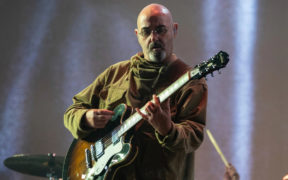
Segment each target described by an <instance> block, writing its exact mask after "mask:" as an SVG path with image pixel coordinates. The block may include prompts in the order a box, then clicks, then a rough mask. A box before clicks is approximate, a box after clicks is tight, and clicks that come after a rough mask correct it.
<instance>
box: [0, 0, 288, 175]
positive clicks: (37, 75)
mask: <svg viewBox="0 0 288 180" xmlns="http://www.w3.org/2000/svg"><path fill="white" fill-rule="evenodd" d="M151 2H152V1H143V0H141V1H135V0H129V1H116V0H115V1H98V0H97V1H95V0H94V1H93V0H79V1H76V0H72V1H71V0H69V1H68V0H62V1H56V0H28V1H8V0H2V1H1V2H0V27H1V29H0V95H1V98H0V161H1V164H0V177H1V178H0V179H22V180H28V179H35V180H36V179H42V178H38V177H32V176H29V175H23V174H20V173H18V172H15V171H12V170H10V169H7V168H6V167H5V166H4V165H3V163H2V162H3V161H4V159H6V158H8V157H10V156H12V155H14V154H21V153H24V154H47V153H49V152H54V153H56V154H57V155H59V156H64V155H65V154H66V152H67V150H68V148H69V145H70V143H71V141H72V136H71V135H70V133H69V132H68V131H67V130H66V129H65V127H64V125H63V113H64V111H65V109H66V108H67V107H68V106H69V105H70V104H71V103H72V100H71V99H72V97H73V95H75V94H76V93H77V92H79V91H80V90H82V89H83V88H84V87H86V86H87V85H89V84H90V83H91V82H92V81H93V80H94V78H95V77H96V76H97V75H99V73H101V72H102V71H103V70H104V69H105V68H107V67H108V66H109V65H111V64H114V63H116V62H118V61H120V60H126V59H129V58H130V57H131V56H132V55H134V54H135V53H136V52H138V51H140V50H141V49H140V46H139V45H138V42H137V38H136V36H135V34H134V28H135V27H136V18H137V15H138V13H139V11H140V10H141V9H142V8H143V7H144V6H146V5H148V4H149V3H151ZM158 3H161V4H164V5H166V6H167V7H168V8H169V9H170V10H171V12H172V14H173V17H174V20H175V21H176V22H178V24H179V31H178V36H177V39H176V42H175V53H176V54H177V55H178V57H180V58H181V59H183V60H184V61H185V62H187V63H188V64H191V65H196V64H198V63H200V62H201V61H203V60H206V59H208V58H210V57H211V56H213V55H214V54H216V53H217V52H218V51H219V50H224V51H227V52H228V53H229V54H230V59H231V61H230V62H229V64H228V66H227V67H226V68H225V69H223V70H222V73H221V74H220V75H218V74H215V77H214V78H212V77H208V86H209V100H208V111H207V128H209V129H210V130H211V132H212V133H213V135H214V136H215V138H216V140H217V141H218V144H219V146H220V147H221V149H222V151H223V153H224V154H225V156H226V158H227V159H228V161H229V162H231V163H232V164H233V165H234V166H235V167H236V169H237V170H238V171H239V173H240V176H241V179H243V180H249V179H251V180H255V179H267V180H271V179H281V178H282V177H283V176H284V175H285V174H287V173H288V156H287V153H288V141H287V137H288V131H287V128H288V121H287V119H288V118H287V112H288V108H287V105H286V103H287V101H288V96H287V92H288V83H287V80H286V76H287V75H286V72H287V68H288V59H287V52H288V48H287V44H288V35H287V32H288V11H287V9H288V1H287V0H278V1H269V0H263V1H262V0H261V1H260V0H235V1H212V0H211V1H209V0H203V1H197V0H190V1H188V0H187V1H158ZM195 166H196V167H195V179H196V180H206V179H207V180H208V179H223V174H224V169H225V168H224V164H223V162H222V161H221V159H220V157H219V155H218V154H217V152H216V151H215V149H214V147H213V146H212V144H211V143H210V141H209V139H208V137H207V135H206V136H205V140H204V143H203V144H202V146H201V147H200V148H199V149H198V150H197V153H196V161H195Z"/></svg>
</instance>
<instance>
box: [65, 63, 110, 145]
mask: <svg viewBox="0 0 288 180" xmlns="http://www.w3.org/2000/svg"><path fill="white" fill-rule="evenodd" d="M107 71H108V69H107V70H105V71H104V72H103V73H102V74H100V75H99V76H98V77H97V78H96V80H95V81H94V82H93V83H92V84H90V85H89V86H88V87H86V88H85V89H84V90H82V91H81V92H80V93H78V94H77V95H75V96H74V97H73V99H72V100H73V104H72V105H71V106H70V107H68V109H67V110H66V112H65V113H64V125H65V127H66V128H67V129H68V130H69V131H70V132H71V134H72V135H73V136H74V138H76V139H78V138H81V139H82V138H85V137H87V136H89V134H90V133H91V132H92V131H95V130H93V129H87V128H84V127H83V124H82V123H83V118H85V114H86V112H87V111H88V110H89V109H92V108H95V109H97V108H99V101H100V98H99V93H100V91H101V89H102V88H103V86H104V85H105V79H106V73H107Z"/></svg>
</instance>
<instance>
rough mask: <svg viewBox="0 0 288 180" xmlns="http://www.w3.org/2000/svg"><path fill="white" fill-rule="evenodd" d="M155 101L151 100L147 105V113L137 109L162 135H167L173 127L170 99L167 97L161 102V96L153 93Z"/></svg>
mask: <svg viewBox="0 0 288 180" xmlns="http://www.w3.org/2000/svg"><path fill="white" fill-rule="evenodd" d="M153 100H154V103H153V102H151V101H149V102H148V103H147V104H146V105H145V110H146V112H147V114H143V113H142V112H141V111H140V110H139V109H138V108H136V111H137V112H138V113H139V114H140V115H141V116H142V118H143V119H144V120H146V121H148V123H149V124H151V126H153V128H154V129H155V130H156V131H157V132H158V133H159V134H161V135H162V136H166V135H167V134H168V132H169V131H170V130H171V128H172V123H173V122H172V120H171V112H170V99H167V100H166V101H164V102H163V103H162V104H160V100H159V98H158V97H157V96H156V95H155V94H154V95H153Z"/></svg>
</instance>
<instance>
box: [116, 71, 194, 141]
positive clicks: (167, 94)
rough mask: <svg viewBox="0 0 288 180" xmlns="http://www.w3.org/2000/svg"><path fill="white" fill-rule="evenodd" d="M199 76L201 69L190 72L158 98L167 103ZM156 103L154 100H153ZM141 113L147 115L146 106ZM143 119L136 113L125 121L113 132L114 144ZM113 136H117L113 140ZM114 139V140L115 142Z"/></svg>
mask: <svg viewBox="0 0 288 180" xmlns="http://www.w3.org/2000/svg"><path fill="white" fill-rule="evenodd" d="M197 74H199V69H198V68H195V69H193V70H192V71H188V72H187V73H185V74H184V75H182V76H181V77H180V78H179V79H177V80H176V81H175V82H174V83H173V84H171V85H170V86H169V87H168V88H166V89H165V90H164V91H162V92H161V93H160V94H158V98H159V101H160V103H162V102H163V101H165V100H166V99H167V98H169V97H170V96H171V95H172V94H173V93H174V92H176V91H177V90H178V89H180V88H181V87H182V86H183V85H184V84H186V83H187V82H188V81H189V80H190V79H195V78H197V77H196V76H197ZM151 101H152V102H154V100H151ZM140 111H141V112H142V113H143V114H147V112H146V111H145V106H143V107H142V108H141V109H140ZM141 119H142V117H141V116H140V114H138V113H137V112H136V113H134V114H133V115H132V116H130V117H129V118H128V119H127V120H126V121H124V122H123V123H122V124H121V125H119V126H118V127H116V128H115V129H114V131H113V132H112V142H113V141H114V140H115V141H116V140H117V139H118V138H119V137H121V136H122V135H123V134H124V133H125V132H127V131H128V130H129V129H131V128H132V127H133V126H135V125H136V124H137V123H138V122H139V121H140V120H141ZM113 136H115V137H114V138H113ZM113 139H114V140H113Z"/></svg>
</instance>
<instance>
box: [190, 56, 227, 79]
mask: <svg viewBox="0 0 288 180" xmlns="http://www.w3.org/2000/svg"><path fill="white" fill-rule="evenodd" d="M228 62H229V55H228V54H227V53H226V52H224V51H220V52H218V53H217V54H216V55H215V56H213V57H212V58H210V59H208V60H207V61H204V62H202V63H200V64H198V65H196V66H195V68H196V69H198V70H199V72H198V76H197V78H198V79H200V78H202V77H205V76H206V75H207V74H212V76H213V72H214V71H216V70H219V69H222V68H224V67H225V66H226V64H227V63H228Z"/></svg>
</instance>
